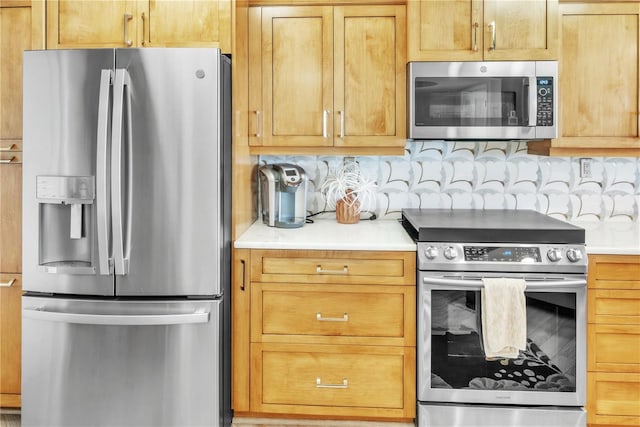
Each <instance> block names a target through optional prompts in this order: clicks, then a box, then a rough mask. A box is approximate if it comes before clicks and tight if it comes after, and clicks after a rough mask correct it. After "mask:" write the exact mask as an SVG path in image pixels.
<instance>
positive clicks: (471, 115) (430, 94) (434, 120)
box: [414, 77, 529, 127]
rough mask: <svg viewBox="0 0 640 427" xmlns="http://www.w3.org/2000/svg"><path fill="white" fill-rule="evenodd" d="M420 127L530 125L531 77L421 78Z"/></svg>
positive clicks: (418, 89)
mask: <svg viewBox="0 0 640 427" xmlns="http://www.w3.org/2000/svg"><path fill="white" fill-rule="evenodd" d="M414 107H415V125H416V126H462V127H465V126H469V127H476V126H527V125H528V120H529V119H528V117H529V79H527V78H522V77H418V78H416V79H415V106H414Z"/></svg>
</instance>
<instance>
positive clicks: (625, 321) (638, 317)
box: [587, 289, 640, 326]
mask: <svg viewBox="0 0 640 427" xmlns="http://www.w3.org/2000/svg"><path fill="white" fill-rule="evenodd" d="M587 294H588V301H589V307H588V316H589V322H590V323H598V324H613V325H638V326H640V290H637V291H636V290H608V289H589V291H588V293H587Z"/></svg>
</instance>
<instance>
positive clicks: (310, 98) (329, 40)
mask: <svg viewBox="0 0 640 427" xmlns="http://www.w3.org/2000/svg"><path fill="white" fill-rule="evenodd" d="M332 15H333V9H332V7H330V6H318V7H316V6H299V7H298V6H294V7H265V8H261V9H253V10H252V11H251V12H250V21H249V27H250V28H249V37H250V39H249V52H250V53H249V55H250V61H251V64H250V65H251V67H250V71H249V72H250V74H252V76H250V83H249V84H250V89H249V90H250V94H249V109H250V111H252V113H253V116H254V117H253V124H252V125H253V127H254V131H253V136H252V137H251V139H250V144H251V145H263V146H298V147H300V146H306V147H308V146H313V147H319V146H331V145H333V126H332V123H333V122H332V120H330V116H331V114H332V110H333V19H332ZM258 28H259V31H258ZM256 58H257V59H256ZM255 63H257V64H259V65H258V66H256V67H253V65H254V64H255Z"/></svg>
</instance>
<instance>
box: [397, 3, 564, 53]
mask: <svg viewBox="0 0 640 427" xmlns="http://www.w3.org/2000/svg"><path fill="white" fill-rule="evenodd" d="M407 14H408V23H407V33H408V41H407V47H408V55H407V56H408V60H409V61H497V60H518V61H525V60H553V59H556V56H557V43H558V0H526V1H522V0H484V1H483V0H412V1H408V2H407Z"/></svg>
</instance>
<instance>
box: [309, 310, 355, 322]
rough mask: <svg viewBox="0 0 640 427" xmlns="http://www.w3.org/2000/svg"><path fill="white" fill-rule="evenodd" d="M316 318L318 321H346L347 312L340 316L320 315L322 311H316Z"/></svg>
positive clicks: (347, 317)
mask: <svg viewBox="0 0 640 427" xmlns="http://www.w3.org/2000/svg"><path fill="white" fill-rule="evenodd" d="M316 319H318V321H319V322H348V321H349V314H348V313H344V314H343V315H342V317H322V313H321V312H317V313H316Z"/></svg>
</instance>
